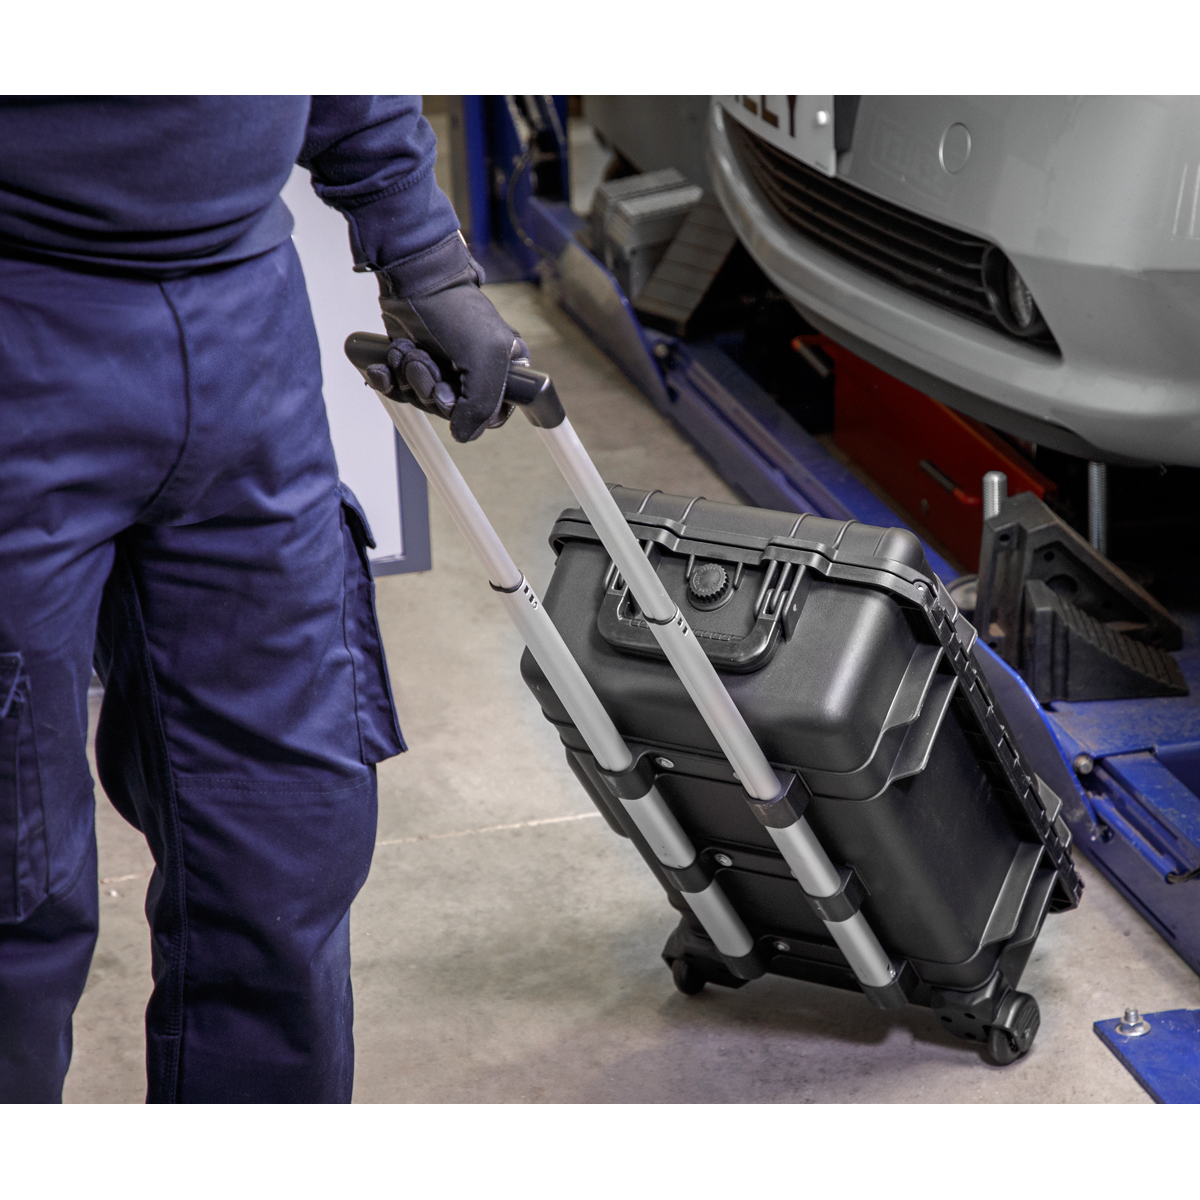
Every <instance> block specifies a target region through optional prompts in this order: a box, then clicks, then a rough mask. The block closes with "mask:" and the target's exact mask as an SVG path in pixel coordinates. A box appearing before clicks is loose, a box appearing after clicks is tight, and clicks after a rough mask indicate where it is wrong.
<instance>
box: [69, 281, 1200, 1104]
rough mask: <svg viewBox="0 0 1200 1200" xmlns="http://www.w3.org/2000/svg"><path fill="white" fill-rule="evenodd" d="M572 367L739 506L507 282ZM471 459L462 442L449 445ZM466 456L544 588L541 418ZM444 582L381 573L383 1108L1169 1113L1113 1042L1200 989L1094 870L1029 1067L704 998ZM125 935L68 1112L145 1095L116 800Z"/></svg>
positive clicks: (857, 1024)
mask: <svg viewBox="0 0 1200 1200" xmlns="http://www.w3.org/2000/svg"><path fill="white" fill-rule="evenodd" d="M488 290H489V293H490V294H491V296H492V298H493V299H494V300H495V302H496V303H497V304H498V306H499V307H500V309H501V311H502V312H503V313H504V314H505V316H506V317H507V319H508V320H509V321H510V322H511V323H512V324H513V325H514V326H515V327H516V328H517V329H518V330H520V332H521V333H522V335H523V336H524V337H525V340H526V341H527V342H528V343H529V345H530V348H531V350H532V351H533V358H534V361H535V364H536V365H537V366H538V367H539V368H541V369H543V370H545V371H548V372H549V373H550V374H551V375H552V376H553V377H554V379H555V380H556V382H557V385H558V388H559V391H560V393H561V394H562V397H563V400H564V403H565V404H566V406H567V409H568V412H569V414H570V417H571V419H572V421H573V422H574V424H575V426H576V428H577V429H578V430H579V433H580V435H581V437H582V438H583V440H584V442H585V444H586V445H587V446H588V447H589V448H590V449H591V451H592V452H593V454H594V456H595V458H596V461H597V463H598V464H599V467H600V470H601V472H602V473H603V474H604V476H605V478H607V479H609V480H612V481H616V482H621V483H625V484H628V485H631V486H656V487H661V488H663V489H664V490H667V491H673V492H682V493H686V494H689V495H691V494H696V493H702V494H704V495H706V496H708V497H709V498H711V499H719V500H728V499H733V497H732V495H731V493H730V491H729V489H728V488H727V487H726V486H725V485H724V484H723V483H722V482H721V481H720V479H719V478H718V477H717V476H716V475H715V474H714V473H713V472H712V470H711V469H710V468H709V467H708V466H707V465H706V464H705V463H704V462H703V461H701V460H700V459H699V458H698V457H697V455H696V454H695V452H694V451H693V450H692V449H691V447H690V446H689V445H688V444H687V443H686V442H685V441H684V440H683V439H682V438H681V437H680V436H679V435H678V434H677V433H676V432H675V431H674V429H673V428H672V427H671V426H670V425H669V424H668V423H667V422H666V421H665V420H664V419H663V418H661V417H660V416H659V415H658V414H657V413H656V412H654V410H653V409H652V408H651V407H650V405H649V404H648V403H647V402H646V401H645V400H643V399H642V398H641V397H640V395H639V394H638V393H636V392H635V391H634V390H633V389H632V387H631V386H630V385H628V384H627V383H626V382H625V380H624V378H623V377H622V376H621V375H620V374H619V373H618V372H617V370H616V369H615V368H614V367H613V366H612V365H611V364H610V363H609V362H608V361H607V360H606V359H605V358H603V356H602V355H601V354H600V353H599V352H598V351H597V350H596V349H595V348H594V347H593V346H592V345H591V344H590V343H589V342H588V341H587V340H586V339H585V338H584V337H583V336H582V335H581V334H580V333H579V332H578V331H577V330H576V329H575V328H574V326H572V325H571V324H570V322H568V321H567V320H566V318H564V317H562V316H561V315H560V314H559V313H557V311H555V310H552V309H548V308H546V307H544V306H543V305H542V302H541V300H540V297H539V295H538V293H537V291H536V289H534V288H532V287H530V286H527V285H521V284H513V285H503V286H500V287H495V288H489V289H488ZM448 444H450V443H448ZM451 448H452V452H453V454H454V457H455V458H456V460H457V461H458V462H459V464H460V465H461V467H462V470H463V473H464V474H465V475H466V476H467V478H468V480H469V481H470V482H471V484H472V486H473V487H474V488H475V489H476V491H477V494H478V495H479V497H480V499H481V501H482V502H483V504H484V507H485V508H486V509H487V510H488V512H489V514H490V515H491V517H492V519H493V521H494V523H495V526H496V528H497V530H498V531H499V532H500V535H501V536H502V537H503V538H504V539H505V541H506V543H507V544H508V546H509V548H510V550H511V551H512V553H513V556H514V558H515V559H516V560H517V562H518V563H519V564H520V565H521V566H522V567H523V569H524V570H525V571H526V573H527V575H528V577H529V578H530V580H531V582H532V583H533V584H534V586H535V587H536V588H537V589H538V590H540V591H542V590H544V589H545V585H546V582H547V580H548V578H549V575H550V572H551V569H552V566H553V558H552V554H551V552H550V550H549V548H548V546H547V544H546V535H547V533H548V531H549V529H550V526H551V524H552V522H553V520H554V518H555V517H556V516H557V514H558V512H559V511H560V510H561V509H562V508H564V507H566V506H567V505H568V504H569V503H570V497H569V495H568V493H567V491H566V488H565V485H564V484H563V483H562V482H561V481H560V479H559V477H558V475H557V473H556V472H555V471H554V469H553V467H552V465H551V464H550V462H549V459H548V458H546V457H545V456H544V454H543V453H542V450H541V445H540V443H539V442H538V440H537V438H536V435H535V434H534V433H533V431H532V430H531V429H530V428H529V427H528V425H526V423H525V422H524V421H522V420H520V419H519V418H516V419H514V420H513V421H512V422H510V424H509V426H508V427H506V428H505V429H504V430H503V432H501V433H499V434H496V433H490V434H488V435H487V436H486V437H484V438H483V439H482V441H480V442H476V443H474V444H473V445H471V446H467V447H459V446H453V445H452V444H451ZM432 510H433V511H432V524H433V529H432V534H433V555H434V570H433V571H431V572H429V573H426V574H421V575H408V576H405V575H399V576H390V577H386V578H383V579H381V580H380V581H379V584H378V592H379V610H380V619H381V622H382V625H383V631H384V637H385V640H386V643H387V652H388V657H389V660H390V663H391V669H392V677H393V682H394V685H395V689H396V695H397V700H398V703H399V706H400V711H401V721H402V724H403V727H404V730H405V734H406V736H407V739H408V742H409V744H410V745H411V746H412V750H411V751H410V752H409V753H408V754H405V755H402V756H401V757H399V758H397V759H393V760H392V761H390V762H388V763H384V764H383V765H382V766H381V767H380V774H379V777H380V823H379V840H378V843H377V851H376V855H375V862H374V866H373V869H372V872H371V876H370V878H369V879H368V881H367V884H366V886H365V888H364V889H363V892H362V895H361V896H360V898H359V900H358V902H357V904H356V906H355V910H354V917H353V939H354V964H355V965H354V986H355V995H356V1004H357V1014H358V1015H357V1022H356V1038H357V1046H358V1071H357V1080H356V1084H355V1099H356V1100H359V1101H367V1102H370V1101H374V1102H387V1101H423V1102H464V1101H467V1102H469V1101H492V1102H495V1101H512V1102H538V1101H547V1102H548V1101H563V1102H570V1101H590V1102H637V1101H675V1102H692V1101H701V1102H704V1101H707V1102H733V1101H760V1102H761V1101H772V1102H774V1101H780V1102H789V1101H790V1102H839V1101H851V1102H853V1101H859V1102H862V1101H909V1102H913V1101H942V1102H947V1101H950V1102H953V1101H966V1102H972V1101H974V1102H978V1101H992V1102H1000V1101H1004V1102H1030V1101H1040V1102H1071V1101H1074V1102H1097V1101H1105V1102H1122V1103H1149V1100H1148V1098H1147V1097H1146V1095H1145V1094H1144V1093H1143V1092H1142V1090H1141V1088H1140V1087H1139V1086H1138V1085H1137V1084H1136V1083H1135V1082H1134V1080H1133V1079H1132V1077H1131V1076H1129V1075H1128V1074H1127V1073H1126V1072H1125V1071H1124V1069H1123V1068H1122V1067H1121V1066H1120V1065H1119V1064H1118V1063H1117V1061H1116V1060H1115V1059H1114V1058H1113V1057H1112V1056H1111V1055H1110V1054H1109V1052H1108V1051H1107V1050H1105V1049H1104V1047H1103V1046H1102V1045H1101V1044H1100V1042H1099V1041H1098V1040H1097V1038H1096V1037H1095V1036H1094V1035H1093V1033H1092V1029H1091V1025H1092V1022H1093V1021H1095V1020H1098V1019H1100V1018H1105V1017H1112V1016H1116V1015H1118V1014H1119V1013H1120V1011H1121V1010H1122V1008H1123V1007H1124V1006H1125V1005H1126V1004H1137V1005H1139V1006H1140V1007H1141V1008H1142V1009H1143V1010H1145V1011H1154V1010H1157V1009H1164V1008H1179V1007H1189V1008H1196V1007H1200V978H1198V977H1197V976H1196V975H1195V974H1193V972H1192V971H1191V970H1190V969H1189V968H1188V967H1187V966H1186V965H1185V964H1184V963H1183V962H1182V960H1180V959H1179V958H1178V957H1176V955H1175V954H1174V953H1173V952H1172V951H1171V950H1170V949H1169V948H1168V947H1167V945H1166V944H1165V943H1164V942H1163V941H1162V940H1161V939H1160V938H1159V937H1158V936H1157V934H1155V933H1154V932H1152V931H1151V930H1150V929H1149V927H1148V926H1147V925H1146V924H1145V923H1144V922H1143V921H1142V920H1141V919H1140V918H1139V917H1138V916H1137V915H1136V914H1135V913H1134V912H1133V911H1132V909H1131V908H1130V907H1129V906H1128V905H1127V904H1126V903H1125V901H1124V900H1122V899H1121V897H1120V896H1119V895H1117V894H1116V892H1114V891H1113V889H1112V888H1110V887H1109V886H1108V884H1106V883H1105V882H1104V881H1103V880H1102V879H1100V878H1099V877H1098V876H1097V874H1096V872H1095V871H1093V870H1091V869H1090V867H1089V866H1088V864H1087V863H1086V861H1084V862H1081V864H1080V866H1081V870H1082V872H1083V875H1084V878H1085V880H1086V882H1087V891H1086V893H1085V896H1084V901H1083V904H1082V906H1081V908H1080V909H1079V910H1078V911H1077V912H1075V913H1071V914H1067V915H1065V916H1059V917H1051V918H1050V919H1049V920H1048V922H1047V924H1046V928H1045V932H1044V933H1043V935H1042V938H1041V939H1040V941H1039V943H1038V947H1037V949H1036V951H1035V954H1034V956H1033V960H1032V961H1031V963H1030V965H1029V968H1028V970H1027V972H1026V974H1025V977H1024V979H1023V981H1022V986H1023V987H1024V988H1025V989H1026V990H1028V991H1031V992H1033V993H1034V994H1035V995H1036V996H1037V998H1038V1001H1039V1003H1040V1005H1041V1009H1042V1021H1043V1024H1042V1031H1041V1033H1040V1035H1039V1037H1038V1040H1037V1042H1036V1044H1035V1046H1034V1049H1033V1051H1032V1052H1031V1054H1030V1055H1029V1057H1028V1058H1027V1059H1025V1060H1023V1061H1022V1062H1020V1063H1018V1064H1016V1065H1014V1066H1012V1067H1008V1068H1003V1069H1002V1068H997V1067H993V1066H990V1065H988V1064H987V1063H986V1062H984V1061H983V1060H982V1059H981V1057H980V1055H979V1052H978V1051H977V1050H976V1049H974V1048H973V1047H971V1046H970V1045H968V1044H966V1043H963V1042H958V1041H955V1040H954V1039H952V1038H950V1037H948V1036H946V1035H945V1034H943V1032H942V1030H941V1028H940V1025H939V1022H937V1021H936V1019H935V1018H934V1017H933V1016H932V1014H931V1013H930V1012H928V1011H927V1010H924V1009H918V1008H910V1009H906V1010H904V1011H902V1012H899V1013H883V1012H879V1011H877V1010H875V1009H872V1008H871V1007H870V1006H869V1005H868V1004H867V1002H866V1001H865V1000H864V999H862V998H861V997H857V996H853V995H849V994H847V993H843V992H838V991H834V990H831V989H824V988H821V987H818V986H815V985H810V984H804V983H799V982H794V981H790V980H784V979H777V978H771V977H768V978H764V979H760V980H758V981H756V982H754V983H752V984H750V985H748V986H747V987H745V988H743V989H741V990H739V991H736V992H730V991H726V990H723V989H721V988H709V989H706V991H705V992H704V993H702V994H701V995H700V996H697V997H685V996H683V995H681V994H679V993H678V992H676V991H675V989H674V987H673V986H672V984H671V979H670V975H669V973H668V972H667V970H666V968H665V967H664V966H663V964H662V962H661V960H660V959H659V957H658V956H659V952H660V950H661V948H662V945H663V942H664V941H665V940H666V937H667V935H668V934H669V932H670V931H671V928H672V927H673V925H674V920H673V913H672V910H671V909H670V908H669V907H668V906H667V904H666V902H665V900H664V898H663V896H662V893H661V891H660V890H659V888H658V885H657V884H656V883H654V881H653V880H652V878H651V876H650V875H649V873H648V872H647V871H646V870H645V868H644V866H643V864H642V862H641V860H640V859H639V858H638V856H637V854H636V853H635V851H634V850H633V848H632V846H630V845H629V843H628V842H626V841H625V840H624V839H620V838H617V837H615V836H614V835H613V834H612V833H611V832H610V831H609V829H608V827H607V826H606V825H605V824H604V822H603V821H602V820H600V819H599V817H597V815H596V814H595V813H594V811H592V810H591V805H590V804H589V802H588V801H587V799H586V798H585V796H584V795H583V793H582V792H581V791H580V789H579V786H578V784H577V783H576V781H575V779H574V777H573V776H572V775H571V773H570V771H569V770H568V768H567V766H566V764H565V762H564V760H563V756H562V752H561V749H560V748H559V744H558V739H557V737H556V736H555V734H554V733H553V731H552V730H551V728H550V726H549V725H547V724H546V723H545V722H544V721H543V719H542V717H541V715H540V712H539V710H538V708H537V705H536V704H535V703H534V701H533V699H532V697H531V696H530V695H529V694H528V692H527V691H526V690H525V688H524V685H523V684H522V683H521V680H520V677H519V675H518V672H517V661H518V658H519V656H520V651H521V647H520V644H519V642H518V640H517V637H516V635H515V633H514V632H513V630H512V629H511V627H510V626H509V625H508V622H507V619H506V617H505V616H504V613H503V611H502V610H501V608H500V606H499V605H498V604H496V603H495V601H494V599H493V597H492V594H491V593H490V591H489V590H488V588H487V586H486V584H485V582H484V580H483V577H482V575H481V574H480V573H479V571H478V569H477V568H476V565H475V562H474V560H473V559H471V558H470V557H469V556H468V552H467V550H466V548H465V546H464V545H463V543H462V542H461V540H460V538H459V536H458V534H457V532H456V531H455V529H454V528H453V526H452V525H451V524H450V521H449V518H448V517H447V516H446V515H445V513H444V511H443V510H442V508H441V507H440V505H439V504H438V503H437V501H436V500H435V501H433V503H432ZM97 827H98V833H99V839H100V863H101V872H100V873H101V876H102V881H103V882H102V886H101V898H102V909H101V911H102V926H101V934H100V943H99V947H98V950H97V953H96V959H95V964H94V966H93V969H92V974H91V977H90V979H89V981H88V987H87V991H86V992H85V994H84V997H83V1001H82V1003H81V1004H80V1007H79V1011H78V1014H77V1018H76V1052H75V1061H74V1064H73V1066H72V1068H71V1073H70V1075H69V1076H68V1079H67V1087H66V1098H67V1099H68V1100H69V1101H74V1102H89V1101H123V1102H130V1103H135V1102H138V1101H140V1100H141V1099H142V1098H143V1094H144V1075H143V1068H142V1010H143V1008H144V1006H145V1002H146V999H147V996H148V995H149V990H150V984H149V950H148V945H147V935H146V928H145V921H144V918H143V916H142V912H141V902H142V895H143V893H144V891H145V884H146V880H147V878H148V875H149V857H148V855H147V852H146V849H145V846H144V844H143V843H142V841H141V837H140V835H138V834H136V833H135V832H134V831H133V830H132V829H129V828H128V827H127V826H125V825H124V823H123V822H122V821H121V819H120V818H119V817H118V816H117V815H116V813H115V812H114V811H113V810H112V808H111V807H110V806H109V805H108V803H107V802H106V801H104V800H103V798H101V799H100V804H99V811H98V816H97Z"/></svg>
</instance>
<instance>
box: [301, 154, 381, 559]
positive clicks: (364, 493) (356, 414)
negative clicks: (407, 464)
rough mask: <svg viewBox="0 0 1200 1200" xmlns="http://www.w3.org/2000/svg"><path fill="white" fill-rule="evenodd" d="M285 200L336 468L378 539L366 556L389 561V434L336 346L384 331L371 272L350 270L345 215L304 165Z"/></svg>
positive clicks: (375, 405)
mask: <svg viewBox="0 0 1200 1200" xmlns="http://www.w3.org/2000/svg"><path fill="white" fill-rule="evenodd" d="M283 199H284V202H285V203H286V204H287V206H288V208H290V209H291V210H292V216H293V217H295V219H296V229H295V232H294V233H293V234H292V240H293V241H294V242H295V244H296V250H297V251H298V252H299V255H300V262H301V264H302V265H303V267H304V278H305V280H306V281H307V282H308V295H309V298H310V299H311V301H312V310H313V319H314V320H315V321H316V325H317V339H318V341H319V342H320V345H321V371H322V373H323V375H324V378H325V383H324V390H325V409H326V411H327V412H328V414H329V429H330V432H331V433H332V435H333V449H334V453H335V454H336V455H337V463H338V473H339V474H340V475H341V477H342V479H343V481H344V482H345V483H346V484H348V485H349V487H350V489H351V491H353V492H354V494H355V495H356V496H357V497H358V499H359V501H360V502H361V504H362V506H363V508H364V509H365V510H366V513H367V520H368V521H370V523H371V530H372V532H373V533H374V534H375V541H376V544H377V545H376V549H374V550H372V551H371V557H372V558H393V557H395V556H397V555H400V554H403V552H404V547H403V544H402V540H401V530H400V493H399V483H398V479H397V474H396V443H395V434H394V431H393V427H392V423H391V421H390V420H389V419H388V415H387V413H385V412H384V411H383V406H382V405H381V404H380V403H379V401H378V400H376V399H375V396H374V394H373V393H372V392H370V391H368V390H367V388H365V387H364V386H363V381H362V376H361V375H360V374H359V373H358V372H357V371H356V370H355V369H354V368H353V367H352V366H351V365H350V363H349V361H348V360H347V358H346V355H345V354H344V353H343V351H342V344H343V343H344V342H345V340H346V337H347V335H348V334H351V333H354V332H355V331H356V330H364V331H366V332H368V333H383V332H384V329H383V321H382V320H381V318H380V316H379V285H378V283H376V281H375V276H374V275H369V274H356V273H355V272H354V271H353V269H352V268H353V266H354V260H353V259H352V258H351V256H350V239H349V236H348V235H347V232H346V219H345V218H344V217H343V216H342V214H341V213H339V212H337V211H335V210H334V209H332V208H329V207H328V206H327V205H325V204H322V203H321V201H320V200H319V199H317V195H316V193H315V192H314V191H313V190H312V184H311V182H310V176H309V174H308V172H307V171H306V170H304V168H303V167H296V168H295V169H294V170H293V171H292V177H291V179H289V180H288V183H287V187H285V188H284V189H283Z"/></svg>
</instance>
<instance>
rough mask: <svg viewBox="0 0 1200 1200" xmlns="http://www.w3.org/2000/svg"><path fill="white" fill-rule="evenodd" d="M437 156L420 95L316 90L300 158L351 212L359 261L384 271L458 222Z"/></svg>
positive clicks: (332, 200) (321, 191)
mask: <svg viewBox="0 0 1200 1200" xmlns="http://www.w3.org/2000/svg"><path fill="white" fill-rule="evenodd" d="M436 157H437V139H436V137H435V136H434V133H433V130H432V129H431V128H430V126H429V122H428V121H426V120H425V118H424V117H423V116H422V115H421V97H420V96H314V97H313V98H312V107H311V110H310V112H309V119H308V130H307V134H306V136H305V140H304V146H303V148H302V149H301V151H300V155H299V157H298V158H297V160H296V161H297V162H298V163H299V164H300V165H301V166H302V167H305V168H307V169H308V170H309V171H310V172H311V173H312V182H313V189H314V190H315V191H316V193H317V195H318V196H320V197H321V199H322V200H324V201H325V203H326V204H328V205H330V206H331V207H332V208H336V209H337V210H338V211H339V212H341V213H342V214H343V215H344V216H345V217H346V220H347V222H348V223H349V226H350V248H351V251H352V252H353V255H354V262H355V269H356V270H360V271H380V270H386V269H387V268H388V267H390V266H392V265H393V264H395V263H398V262H399V261H400V260H402V259H405V258H409V257H410V256H412V255H413V254H416V253H417V252H419V251H421V250H426V249H428V248H429V247H431V246H434V245H436V244H437V243H438V242H441V241H444V240H445V239H446V238H447V237H449V236H451V235H452V234H454V233H455V232H456V231H457V230H458V218H457V217H456V216H455V215H454V209H453V207H452V206H451V204H450V201H449V200H448V199H447V197H446V195H445V193H443V192H442V190H441V189H440V188H439V187H438V186H437V183H436V181H435V179H434V174H433V164H434V160H435V158H436Z"/></svg>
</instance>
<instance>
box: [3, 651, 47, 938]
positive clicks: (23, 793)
mask: <svg viewBox="0 0 1200 1200" xmlns="http://www.w3.org/2000/svg"><path fill="white" fill-rule="evenodd" d="M23 666H24V664H23V661H22V659H21V655H20V654H19V653H15V652H14V653H9V654H0V924H3V925H12V924H15V923H16V922H18V921H23V920H25V918H26V917H27V916H29V914H30V913H31V912H33V910H34V909H35V908H37V906H38V905H39V904H41V902H42V901H43V900H45V899H46V896H47V894H48V892H49V884H48V876H47V863H46V822H45V816H44V814H43V811H42V783H41V775H40V772H39V770H38V759H37V745H36V742H35V738H34V726H33V697H32V695H31V694H30V687H29V676H27V675H26V674H25V673H24V671H23V669H22V668H23Z"/></svg>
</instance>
